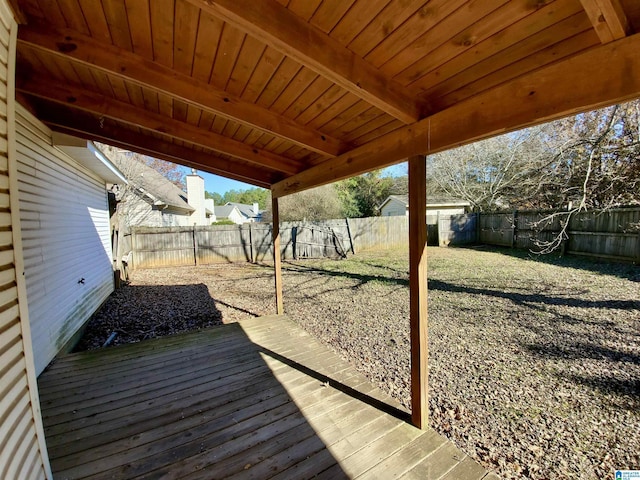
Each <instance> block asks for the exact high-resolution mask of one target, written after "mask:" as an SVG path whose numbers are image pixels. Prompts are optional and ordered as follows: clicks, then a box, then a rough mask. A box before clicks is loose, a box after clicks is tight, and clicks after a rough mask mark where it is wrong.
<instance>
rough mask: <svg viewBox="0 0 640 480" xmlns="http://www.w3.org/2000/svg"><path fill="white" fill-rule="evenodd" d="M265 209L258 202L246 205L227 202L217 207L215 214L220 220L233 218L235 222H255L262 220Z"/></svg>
mask: <svg viewBox="0 0 640 480" xmlns="http://www.w3.org/2000/svg"><path fill="white" fill-rule="evenodd" d="M263 212H264V211H263V210H260V207H259V206H258V204H257V203H254V204H253V205H245V204H244V203H234V202H227V203H225V204H224V205H221V206H219V207H215V216H216V219H217V220H218V221H220V220H231V221H232V222H233V223H237V224H243V223H254V222H259V221H261V220H262V214H263Z"/></svg>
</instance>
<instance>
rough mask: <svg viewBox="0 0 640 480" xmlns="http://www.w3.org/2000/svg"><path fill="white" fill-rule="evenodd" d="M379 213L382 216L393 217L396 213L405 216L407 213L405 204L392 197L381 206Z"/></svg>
mask: <svg viewBox="0 0 640 480" xmlns="http://www.w3.org/2000/svg"><path fill="white" fill-rule="evenodd" d="M380 215H381V216H383V217H393V216H396V215H402V216H405V215H408V210H407V206H406V205H405V204H404V203H402V202H400V201H399V200H396V199H395V198H392V199H391V200H389V201H388V202H387V203H386V204H385V205H384V206H383V207H382V209H381V211H380Z"/></svg>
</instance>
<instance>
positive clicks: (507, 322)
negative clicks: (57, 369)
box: [81, 248, 640, 479]
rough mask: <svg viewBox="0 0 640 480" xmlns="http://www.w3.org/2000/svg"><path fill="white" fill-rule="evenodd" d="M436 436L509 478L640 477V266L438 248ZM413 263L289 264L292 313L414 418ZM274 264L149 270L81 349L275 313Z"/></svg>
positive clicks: (98, 321)
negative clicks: (627, 473) (623, 473)
mask: <svg viewBox="0 0 640 480" xmlns="http://www.w3.org/2000/svg"><path fill="white" fill-rule="evenodd" d="M428 252H429V349H430V364H429V367H430V372H429V391H430V393H429V394H430V426H432V427H433V428H434V429H435V430H437V431H438V432H440V433H442V434H443V435H445V436H447V437H448V438H450V439H451V440H452V441H453V442H455V443H456V444H457V445H458V446H459V447H460V448H461V449H462V450H464V451H465V452H467V453H468V454H469V455H471V456H473V457H474V458H476V459H477V460H478V461H480V462H481V463H482V464H483V465H485V466H486V467H488V468H491V469H495V470H496V473H498V475H500V476H501V477H502V478H505V479H516V478H525V479H548V478H581V479H602V478H612V477H613V473H614V471H615V470H616V469H633V468H640V453H639V452H640V436H639V435H638V431H639V430H640V301H639V298H640V283H638V281H637V279H638V278H640V276H639V274H638V267H634V266H631V265H607V264H596V263H593V262H586V261H580V260H576V259H570V258H569V259H557V258H550V259H543V260H541V259H538V258H536V259H531V258H529V257H528V256H527V255H526V254H523V253H514V252H512V251H510V250H487V249H482V250H474V249H453V248H449V249H444V248H429V250H428ZM407 257H408V255H407V252H406V251H402V250H401V251H387V252H372V253H362V254H358V255H356V256H353V257H350V258H349V259H348V260H345V261H330V260H314V261H310V260H307V261H300V262H289V263H285V264H284V265H283V269H284V270H283V277H284V300H285V311H286V312H287V313H288V314H289V315H290V316H291V317H292V318H293V319H294V320H296V321H297V322H298V323H300V325H301V326H302V327H303V328H305V329H306V330H308V331H309V332H310V333H312V334H313V335H315V336H316V337H318V338H320V339H321V340H322V341H323V342H325V343H326V344H328V345H329V346H331V348H333V349H334V350H335V351H336V352H338V353H339V354H340V355H341V356H342V357H343V358H346V359H348V360H349V361H350V362H351V363H352V364H354V365H355V366H356V367H357V368H358V369H359V370H361V371H362V372H364V373H365V374H366V375H367V376H368V377H369V378H370V379H371V380H372V381H373V382H375V383H376V384H378V385H379V386H380V387H382V388H383V389H384V390H385V391H387V392H388V393H389V394H391V395H392V396H393V397H394V398H396V399H397V400H398V401H400V402H401V403H403V404H404V405H405V406H407V407H409V406H410V400H409V398H410V396H409V325H408V316H409V311H408V309H409V303H408V301H409V295H408V275H407V269H408V263H407ZM273 291H274V287H273V275H272V272H271V269H270V267H268V266H260V265H247V264H234V265H214V266H199V267H178V268H171V269H156V270H141V271H135V272H133V275H132V281H131V283H130V285H127V286H125V287H123V288H122V289H121V290H119V291H117V292H116V293H114V294H113V295H112V297H111V298H110V299H109V300H108V301H107V303H106V304H105V305H104V307H103V308H102V309H101V310H100V311H99V312H98V313H97V314H96V315H95V317H94V319H93V320H92V322H91V323H90V325H89V327H88V330H87V333H86V335H85V337H84V338H83V340H82V344H81V345H82V348H96V347H99V346H101V345H102V344H103V343H104V341H105V340H106V338H107V337H108V336H109V335H110V333H111V332H113V331H117V332H118V336H117V337H116V339H115V341H114V344H118V343H125V342H133V341H140V340H142V339H145V338H151V337H153V336H158V335H165V334H170V333H177V332H179V331H185V330H191V329H196V328H202V327H207V326H210V325H215V324H220V323H228V322H234V321H238V320H241V319H243V318H247V317H249V316H256V315H267V314H271V313H274V309H275V307H274V297H273Z"/></svg>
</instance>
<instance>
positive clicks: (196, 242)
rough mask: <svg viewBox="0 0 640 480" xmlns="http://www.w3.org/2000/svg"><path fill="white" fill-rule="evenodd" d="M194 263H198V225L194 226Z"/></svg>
mask: <svg viewBox="0 0 640 480" xmlns="http://www.w3.org/2000/svg"><path fill="white" fill-rule="evenodd" d="M192 232H193V264H194V265H198V238H197V237H196V226H195V225H194V226H193V230H192Z"/></svg>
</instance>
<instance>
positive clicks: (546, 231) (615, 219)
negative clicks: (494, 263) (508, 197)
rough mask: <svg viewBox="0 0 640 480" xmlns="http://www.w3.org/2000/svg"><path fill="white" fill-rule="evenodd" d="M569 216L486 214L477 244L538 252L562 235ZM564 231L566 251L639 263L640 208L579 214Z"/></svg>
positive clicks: (529, 213) (519, 212) (530, 213)
mask: <svg viewBox="0 0 640 480" xmlns="http://www.w3.org/2000/svg"><path fill="white" fill-rule="evenodd" d="M567 215H568V212H562V211H546V212H539V211H516V212H512V213H486V214H485V213H483V214H480V215H479V229H478V243H483V244H488V245H503V246H508V247H513V248H521V249H527V250H532V251H536V250H539V249H540V245H542V244H545V243H549V242H553V241H554V239H556V238H558V235H561V231H562V224H563V222H565V221H566V219H567ZM545 219H547V220H546V221H545ZM564 233H565V235H564V237H563V240H562V243H561V245H560V248H561V249H562V251H563V252H564V253H566V254H569V255H582V256H589V257H597V258H604V259H610V260H619V261H633V262H640V208H623V209H616V210H607V211H604V212H581V213H577V214H574V215H572V216H571V218H570V220H569V225H568V227H567V228H566V229H565V231H564Z"/></svg>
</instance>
